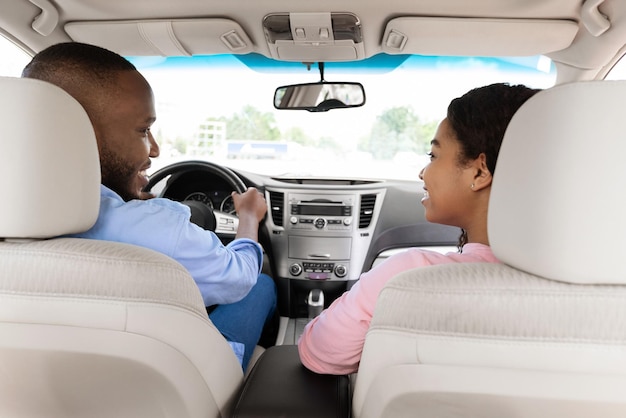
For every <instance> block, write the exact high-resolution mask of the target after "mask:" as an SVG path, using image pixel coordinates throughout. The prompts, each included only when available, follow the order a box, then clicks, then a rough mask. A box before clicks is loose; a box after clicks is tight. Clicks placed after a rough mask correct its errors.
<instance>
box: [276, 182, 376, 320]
mask: <svg viewBox="0 0 626 418" xmlns="http://www.w3.org/2000/svg"><path fill="white" fill-rule="evenodd" d="M384 195H385V189H384V188H374V187H365V188H364V187H362V186H361V187H344V188H338V187H327V188H325V187H323V186H317V187H284V188H282V187H281V188H278V187H267V188H266V200H267V202H268V204H269V209H270V211H269V213H270V216H269V219H268V226H269V232H270V234H271V243H272V248H271V251H272V256H273V259H274V260H275V266H274V271H275V274H276V275H277V277H276V282H277V286H278V292H279V297H278V300H279V307H278V308H279V312H280V315H281V316H282V317H287V318H303V319H306V318H308V317H309V311H310V310H309V309H308V306H307V301H308V300H309V299H310V295H311V292H312V291H317V290H318V289H319V290H321V291H322V292H323V295H324V299H323V300H324V307H328V305H329V304H330V303H332V301H333V300H335V299H336V298H337V297H338V296H340V295H341V294H342V293H343V292H344V291H346V290H347V289H349V288H350V287H351V285H352V284H353V283H354V282H355V281H356V280H358V278H359V276H360V274H361V272H362V270H363V263H364V261H365V258H366V255H367V251H368V249H369V246H370V243H371V240H372V236H373V232H374V228H375V226H376V222H377V220H378V216H379V213H380V208H381V207H382V203H383V199H384Z"/></svg>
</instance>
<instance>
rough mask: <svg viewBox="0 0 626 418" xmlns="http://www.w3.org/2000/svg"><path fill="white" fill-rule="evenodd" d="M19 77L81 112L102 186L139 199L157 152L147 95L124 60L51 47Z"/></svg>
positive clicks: (81, 47) (72, 45) (77, 46)
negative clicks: (60, 94) (54, 90)
mask: <svg viewBox="0 0 626 418" xmlns="http://www.w3.org/2000/svg"><path fill="white" fill-rule="evenodd" d="M22 77H27V78H36V79H39V80H44V81H47V82H50V83H52V84H55V85H57V86H59V87H61V88H62V89H64V90H65V91H67V92H68V93H69V94H70V95H71V96H73V97H74V98H75V99H76V100H77V101H78V102H79V103H80V104H81V105H82V106H83V107H84V108H85V110H86V111H87V114H88V115H89V119H90V120H91V123H92V125H93V127H94V131H95V133H96V139H97V141H98V150H99V152H100V165H101V170H102V184H104V185H105V186H107V187H109V188H110V189H112V190H114V191H115V192H117V193H118V194H119V195H120V196H122V198H123V199H124V200H130V199H136V198H141V197H142V193H141V189H142V188H143V187H144V186H145V184H146V183H147V178H146V176H145V172H146V170H147V169H148V168H149V167H150V164H151V163H150V158H155V157H158V155H159V147H158V145H157V143H156V142H155V140H154V138H153V137H152V134H151V133H150V127H151V126H152V124H153V123H154V121H155V120H156V112H155V109H154V97H153V95H152V89H151V88H150V85H149V84H148V82H147V81H146V80H145V79H144V78H143V76H142V75H141V74H140V73H139V72H138V71H137V69H136V68H135V66H134V65H133V64H131V63H130V62H129V61H127V60H126V59H125V58H124V57H122V56H120V55H118V54H116V53H114V52H111V51H109V50H106V49H104V48H100V47H97V46H93V45H87V44H82V43H77V42H69V43H61V44H56V45H53V46H51V47H48V48H47V49H44V50H43V51H41V52H40V53H38V54H37V55H35V56H34V57H33V59H32V61H31V62H30V63H29V64H28V65H27V66H26V67H25V68H24V71H23V72H22Z"/></svg>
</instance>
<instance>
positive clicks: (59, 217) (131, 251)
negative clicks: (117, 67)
mask: <svg viewBox="0 0 626 418" xmlns="http://www.w3.org/2000/svg"><path fill="white" fill-rule="evenodd" d="M0 90H1V91H2V93H3V94H2V96H0V132H1V133H0V135H1V140H0V169H1V170H2V175H1V176H0V190H2V193H3V196H2V201H3V203H2V205H0V207H1V209H0V237H2V238H1V242H0V266H1V269H0V415H1V416H46V417H126V416H128V417H131V416H132V417H151V418H154V417H176V418H180V417H218V416H229V414H230V411H231V408H232V406H233V401H234V399H235V397H236V396H237V393H236V392H237V391H238V390H239V388H240V385H241V383H242V381H243V372H242V370H241V366H240V365H239V363H238V361H237V359H236V357H235V355H234V353H233V352H232V350H231V348H230V346H229V345H228V343H227V342H226V340H225V339H224V338H223V337H222V336H221V334H220V333H219V331H218V330H217V329H216V328H215V327H214V326H213V324H212V323H211V322H210V320H209V319H208V317H207V314H206V310H205V307H204V303H203V301H202V298H201V296H200V293H199V290H198V288H197V286H196V284H195V283H194V281H193V279H192V278H191V276H190V275H189V274H188V273H187V271H186V270H185V269H184V268H183V267H182V266H181V265H180V264H178V263H177V262H176V261H174V260H173V259H171V258H169V257H167V256H164V255H162V254H160V253H156V252H154V251H151V250H148V249H145V248H140V247H136V246H132V245H127V244H122V243H116V242H106V241H95V240H87V239H77V238H63V237H62V236H63V235H65V234H70V233H76V232H80V231H84V230H87V229H89V228H90V227H91V226H92V225H93V224H94V223H95V221H96V218H97V216H98V209H99V203H100V194H99V189H100V166H99V158H98V151H97V146H96V139H95V135H94V132H93V129H92V126H91V124H90V121H89V118H88V116H87V114H86V113H85V111H84V110H83V108H82V107H81V106H80V105H79V104H78V102H77V101H75V100H74V99H73V98H72V97H70V96H69V95H68V94H67V93H65V92H64V91H63V90H61V89H59V88H58V87H56V86H53V85H52V84H48V83H46V82H42V81H39V80H32V79H20V78H6V77H2V78H0Z"/></svg>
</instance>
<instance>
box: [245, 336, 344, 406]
mask: <svg viewBox="0 0 626 418" xmlns="http://www.w3.org/2000/svg"><path fill="white" fill-rule="evenodd" d="M351 400H352V396H351V389H350V379H349V377H348V376H347V375H344V376H334V375H323V374H317V373H313V372H312V371H310V370H308V369H307V368H305V367H304V366H303V365H302V363H301V362H300V357H299V355H298V346H296V345H278V346H273V347H270V348H268V349H267V350H265V352H264V353H263V354H262V355H261V357H260V358H259V360H258V361H257V362H256V364H255V365H254V368H253V369H252V371H251V372H250V374H249V376H248V378H247V379H246V381H245V382H244V385H243V388H242V391H241V393H240V396H239V399H238V400H237V404H236V406H235V411H234V414H233V417H236V418H246V417H277V416H280V417H294V418H295V417H297V418H304V417H324V418H328V417H331V418H332V417H337V418H349V417H350V407H351Z"/></svg>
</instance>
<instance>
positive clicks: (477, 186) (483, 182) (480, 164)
mask: <svg viewBox="0 0 626 418" xmlns="http://www.w3.org/2000/svg"><path fill="white" fill-rule="evenodd" d="M472 166H473V167H474V182H473V183H472V190H474V191H478V190H482V189H484V188H486V187H489V186H491V181H492V180H493V176H492V175H491V171H489V168H488V167H487V156H486V155H485V154H484V153H481V154H480V155H479V156H478V158H476V159H475V160H474V162H473V163H472Z"/></svg>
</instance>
